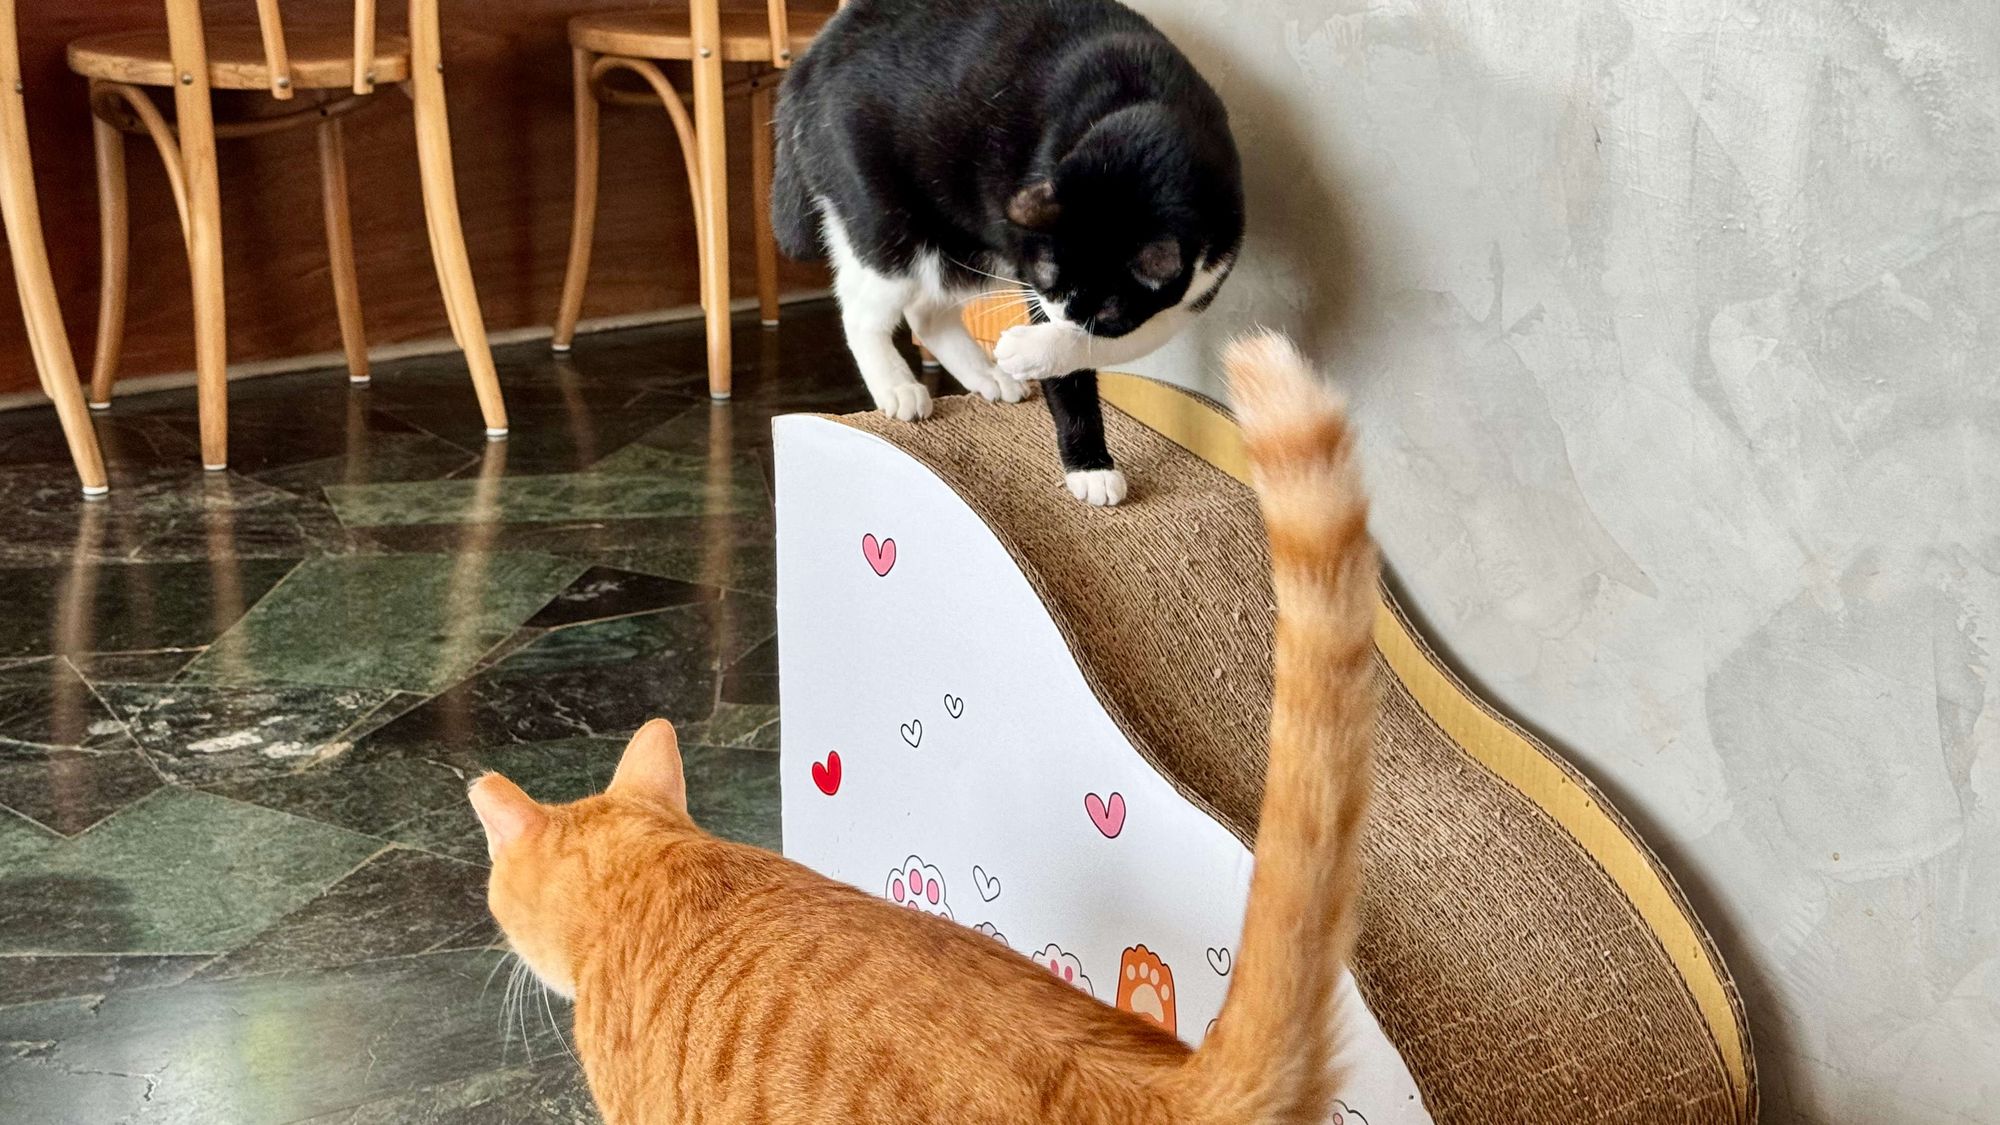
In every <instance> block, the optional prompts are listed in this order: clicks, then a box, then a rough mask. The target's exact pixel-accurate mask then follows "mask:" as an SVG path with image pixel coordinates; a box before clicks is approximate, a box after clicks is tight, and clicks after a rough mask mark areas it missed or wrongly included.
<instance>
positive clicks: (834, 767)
mask: <svg viewBox="0 0 2000 1125" xmlns="http://www.w3.org/2000/svg"><path fill="white" fill-rule="evenodd" d="M813 784H814V785H817V786H819V791H820V792H822V793H824V794H826V795H827V796H829V797H831V796H833V795H834V794H835V793H838V792H840V751H838V750H829V751H827V755H826V761H825V762H814V763H813Z"/></svg>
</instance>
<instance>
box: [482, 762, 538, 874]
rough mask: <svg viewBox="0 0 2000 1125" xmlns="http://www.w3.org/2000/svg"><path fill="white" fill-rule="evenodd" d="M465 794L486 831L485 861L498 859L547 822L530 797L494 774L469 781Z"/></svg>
mask: <svg viewBox="0 0 2000 1125" xmlns="http://www.w3.org/2000/svg"><path fill="white" fill-rule="evenodd" d="M467 795H468V796H470V797H471V798H472V810H473V811H474V812H476V813H478V814H479V823H480V825H481V826H483V827H484V828H485V829H486V856H487V858H488V859H498V858H499V857H500V852H501V851H502V850H503V849H505V848H506V847H508V846H509V845H511V844H513V843H514V842H515V841H516V840H519V839H520V838H521V837H523V836H526V835H527V834H528V833H530V832H532V831H534V830H535V829H537V828H540V827H541V826H542V823H543V822H544V821H546V820H547V819H548V814H547V813H544V812H543V811H542V806H540V805H538V804H536V803H535V799H534V798H533V797H530V796H528V795H527V794H526V793H523V792H521V787H520V786H518V785H516V784H514V783H513V782H511V781H508V780H507V779H506V778H504V777H501V776H500V775H499V774H497V773H489V774H487V775H485V776H484V777H481V778H480V779H479V780H478V781H475V782H473V783H472V788H471V789H470V790H469V791H468V793H467Z"/></svg>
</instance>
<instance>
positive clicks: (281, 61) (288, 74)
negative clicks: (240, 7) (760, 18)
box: [166, 0, 781, 99]
mask: <svg viewBox="0 0 2000 1125" xmlns="http://www.w3.org/2000/svg"><path fill="white" fill-rule="evenodd" d="M772 3H773V4H774V5H780V4H781V0H772ZM166 4H167V28H168V33H169V35H170V36H185V35H187V34H189V33H192V34H194V35H201V34H202V23H201V0H166ZM420 19H422V20H427V21H430V22H431V23H432V24H434V22H435V21H436V19H437V0H410V23H411V25H412V26H415V25H417V23H418V21H419V20H420ZM257 34H258V37H259V38H261V39H262V40H263V43H264V65H265V68H266V69H267V70H269V71H270V74H271V96H272V97H274V98H279V99H285V98H290V97H291V96H292V64H291V59H290V57H289V55H288V53H287V52H286V50H285V21H284V17H283V15H282V14H280V12H279V11H278V0H257ZM184 50H185V48H184V47H182V46H177V47H176V48H175V50H174V58H175V60H176V65H179V60H180V59H182V58H183V57H185V56H184V53H183V52H184ZM207 53H208V52H207V50H206V49H205V48H204V49H203V50H202V52H201V55H202V56H203V57H206V55H207ZM374 61H375V0H354V92H355V93H357V94H372V93H374V92H375V78H374V75H373V74H372V73H371V71H372V69H373V67H374ZM182 73H190V72H189V71H188V70H187V69H186V68H185V67H183V68H182ZM199 73H200V77H201V79H202V84H203V85H206V84H207V83H206V78H207V73H206V71H205V70H204V71H201V72H199Z"/></svg>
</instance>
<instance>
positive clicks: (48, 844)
mask: <svg viewBox="0 0 2000 1125" xmlns="http://www.w3.org/2000/svg"><path fill="white" fill-rule="evenodd" d="M61 839H62V838H61V837H59V836H57V835H56V834H55V833H53V832H50V831H49V830H48V829H46V828H43V827H42V826H41V825H39V824H30V823H28V822H27V821H26V820H23V819H21V818H20V817H18V816H15V815H14V814H13V813H10V812H8V811H7V810H5V809H0V879H4V878H6V876H7V874H8V872H9V871H10V870H11V869H12V868H13V867H14V866H15V865H17V864H21V863H25V862H27V861H28V860H30V859H33V858H35V857H36V856H39V855H41V854H42V853H44V852H46V851H48V850H49V849H50V848H52V847H54V846H55V845H56V844H57V843H59V842H61Z"/></svg>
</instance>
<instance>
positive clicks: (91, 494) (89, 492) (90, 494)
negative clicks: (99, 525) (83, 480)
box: [83, 484, 111, 500]
mask: <svg viewBox="0 0 2000 1125" xmlns="http://www.w3.org/2000/svg"><path fill="white" fill-rule="evenodd" d="M109 495H111V486H110V485H108V484H86V485H84V486H83V498H84V499H85V500H102V499H104V498H105V497H106V496H109Z"/></svg>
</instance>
